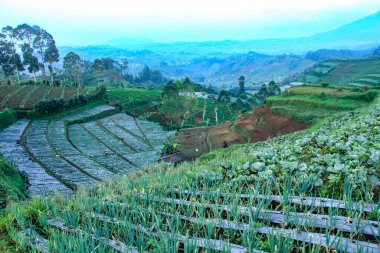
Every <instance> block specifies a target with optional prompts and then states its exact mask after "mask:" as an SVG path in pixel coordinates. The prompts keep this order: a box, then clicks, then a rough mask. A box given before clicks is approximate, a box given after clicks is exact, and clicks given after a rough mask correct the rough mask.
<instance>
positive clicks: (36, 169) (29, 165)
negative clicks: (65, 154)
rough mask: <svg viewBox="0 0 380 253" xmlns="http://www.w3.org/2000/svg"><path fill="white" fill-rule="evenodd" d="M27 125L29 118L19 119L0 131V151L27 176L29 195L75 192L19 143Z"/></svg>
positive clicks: (69, 193) (68, 193)
mask: <svg viewBox="0 0 380 253" xmlns="http://www.w3.org/2000/svg"><path fill="white" fill-rule="evenodd" d="M27 125H28V121H27V120H19V121H17V122H16V123H14V124H13V125H11V126H9V127H8V128H6V129H5V130H4V131H2V132H1V133H0V153H1V154H3V155H4V157H5V158H6V159H7V160H9V161H11V162H12V163H13V164H14V165H15V166H16V167H17V169H18V170H19V171H20V172H21V173H23V174H25V175H26V176H27V180H28V195H29V196H35V195H37V196H47V195H50V194H52V193H54V192H56V191H58V192H60V193H61V194H63V195H71V194H72V193H73V191H72V190H71V189H69V188H68V187H67V186H65V185H64V184H62V183H61V182H60V181H59V180H57V179H56V178H54V177H53V176H51V175H49V174H48V173H47V172H46V171H45V169H44V168H43V167H42V166H41V165H40V164H38V163H37V162H36V161H35V160H34V159H33V157H30V156H29V155H28V153H26V152H25V150H24V149H23V148H22V146H20V145H19V143H20V139H21V138H22V134H23V132H24V130H25V128H26V127H27ZM31 158H32V159H31Z"/></svg>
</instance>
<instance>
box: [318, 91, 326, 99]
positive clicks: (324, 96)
mask: <svg viewBox="0 0 380 253" xmlns="http://www.w3.org/2000/svg"><path fill="white" fill-rule="evenodd" d="M318 97H319V98H320V99H322V100H325V99H326V98H327V95H326V93H324V92H321V93H319V95H318Z"/></svg>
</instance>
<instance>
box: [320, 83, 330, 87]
mask: <svg viewBox="0 0 380 253" xmlns="http://www.w3.org/2000/svg"><path fill="white" fill-rule="evenodd" d="M329 85H330V84H329V83H322V84H321V86H322V87H325V88H326V87H327V86H329Z"/></svg>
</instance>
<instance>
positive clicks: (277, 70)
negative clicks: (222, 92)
mask: <svg viewBox="0 0 380 253" xmlns="http://www.w3.org/2000/svg"><path fill="white" fill-rule="evenodd" d="M315 63H316V62H315V61H313V60H310V59H306V58H304V57H302V56H297V55H264V54H258V53H254V52H249V53H246V54H238V55H233V56H230V57H224V58H218V57H210V58H208V57H202V58H197V59H194V60H193V61H192V62H191V63H188V64H180V65H161V66H154V68H155V69H159V70H160V71H162V72H163V73H164V75H165V76H169V77H173V78H183V77H184V76H188V77H190V78H191V79H192V80H194V81H197V82H202V83H211V84H213V86H214V87H218V88H223V87H224V88H230V86H236V85H237V79H238V78H239V76H240V75H244V76H245V77H246V80H247V82H246V83H247V86H248V87H254V86H257V85H258V84H259V83H264V82H269V81H271V80H275V81H277V82H281V81H283V80H284V79H285V78H287V77H288V76H290V75H295V74H297V73H301V72H303V71H304V69H306V68H308V67H311V66H313V65H314V64H315Z"/></svg>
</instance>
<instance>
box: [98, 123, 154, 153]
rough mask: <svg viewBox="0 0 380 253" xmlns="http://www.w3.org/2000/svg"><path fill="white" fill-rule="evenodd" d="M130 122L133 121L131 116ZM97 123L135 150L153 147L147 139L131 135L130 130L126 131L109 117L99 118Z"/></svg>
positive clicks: (145, 149)
mask: <svg viewBox="0 0 380 253" xmlns="http://www.w3.org/2000/svg"><path fill="white" fill-rule="evenodd" d="M132 122H134V119H133V118H132ZM97 124H98V125H99V126H101V127H102V128H103V129H105V130H106V131H108V132H109V133H112V135H114V136H115V137H116V138H118V139H120V140H122V141H123V142H124V143H126V144H127V145H128V146H130V147H131V148H132V149H133V150H135V151H137V152H144V151H148V150H152V149H153V148H152V147H151V146H150V143H149V141H148V140H147V139H145V138H141V137H139V136H136V135H133V134H132V132H129V131H126V130H125V129H123V128H122V127H119V126H118V125H117V124H116V123H115V122H114V121H112V120H110V119H109V118H105V119H102V120H99V121H98V122H97ZM136 128H137V126H136Z"/></svg>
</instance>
